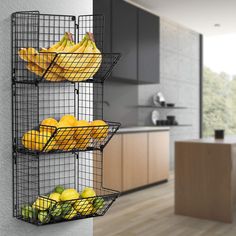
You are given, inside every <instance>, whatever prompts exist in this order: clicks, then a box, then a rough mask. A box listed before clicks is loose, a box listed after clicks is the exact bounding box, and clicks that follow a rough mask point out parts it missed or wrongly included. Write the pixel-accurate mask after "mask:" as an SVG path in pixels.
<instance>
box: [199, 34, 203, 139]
mask: <svg viewBox="0 0 236 236" xmlns="http://www.w3.org/2000/svg"><path fill="white" fill-rule="evenodd" d="M199 58H200V60H199V137H200V138H202V132H203V130H202V128H203V97H202V96H203V35H202V34H200V35H199Z"/></svg>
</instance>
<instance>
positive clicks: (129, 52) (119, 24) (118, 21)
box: [111, 0, 138, 82]
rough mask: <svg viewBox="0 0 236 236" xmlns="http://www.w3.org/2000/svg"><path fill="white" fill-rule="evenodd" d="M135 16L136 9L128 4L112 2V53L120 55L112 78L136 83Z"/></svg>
mask: <svg viewBox="0 0 236 236" xmlns="http://www.w3.org/2000/svg"><path fill="white" fill-rule="evenodd" d="M137 14H138V10H137V8H136V7H134V6H132V5H130V4H129V3H126V2H124V1H121V0H113V1H112V29H111V31H112V52H115V51H117V52H120V53H121V59H120V61H119V63H118V64H117V67H116V68H115V69H114V71H113V73H112V77H113V78H116V79H126V80H131V81H134V82H136V81H137V76H138V71H137V57H138V52H137V46H138V42H137V41H138V40H137V32H138V27H137V23H138V22H137Z"/></svg>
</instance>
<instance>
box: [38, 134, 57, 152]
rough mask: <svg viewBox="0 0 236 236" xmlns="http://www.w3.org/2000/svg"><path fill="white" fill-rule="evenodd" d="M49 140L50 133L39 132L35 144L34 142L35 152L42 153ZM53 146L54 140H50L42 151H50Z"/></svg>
mask: <svg viewBox="0 0 236 236" xmlns="http://www.w3.org/2000/svg"><path fill="white" fill-rule="evenodd" d="M50 138H51V133H50V132H48V131H42V132H39V135H38V138H37V142H36V150H37V151H42V150H43V148H44V147H45V145H46V144H47V142H48V141H49V139H50ZM55 144H56V142H55V140H54V139H53V140H51V141H50V143H49V144H48V145H47V147H46V148H45V150H44V151H51V150H52V149H53V146H54V145H55Z"/></svg>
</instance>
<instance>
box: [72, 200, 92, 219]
mask: <svg viewBox="0 0 236 236" xmlns="http://www.w3.org/2000/svg"><path fill="white" fill-rule="evenodd" d="M74 208H75V210H76V211H77V212H78V213H80V214H81V215H84V216H86V215H90V214H92V213H95V209H94V208H93V205H92V204H91V203H90V202H89V201H88V200H86V199H81V200H77V201H76V203H75V204H74Z"/></svg>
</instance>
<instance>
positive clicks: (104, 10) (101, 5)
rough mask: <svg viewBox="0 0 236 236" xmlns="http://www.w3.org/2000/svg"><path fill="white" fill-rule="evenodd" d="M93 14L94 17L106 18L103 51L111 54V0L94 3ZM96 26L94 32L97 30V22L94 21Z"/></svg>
mask: <svg viewBox="0 0 236 236" xmlns="http://www.w3.org/2000/svg"><path fill="white" fill-rule="evenodd" d="M93 13H94V15H97V14H103V15H104V16H105V25H104V26H105V27H104V45H103V51H104V52H111V0H99V1H98V0H97V1H94V3H93ZM94 24H95V25H94V30H96V24H97V21H94ZM95 39H96V35H95Z"/></svg>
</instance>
